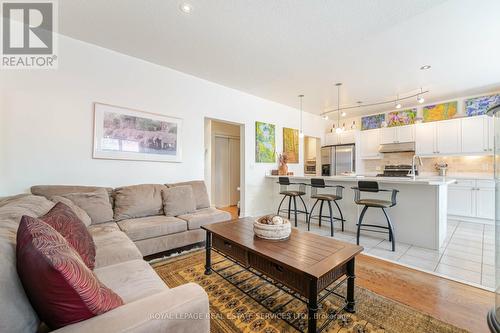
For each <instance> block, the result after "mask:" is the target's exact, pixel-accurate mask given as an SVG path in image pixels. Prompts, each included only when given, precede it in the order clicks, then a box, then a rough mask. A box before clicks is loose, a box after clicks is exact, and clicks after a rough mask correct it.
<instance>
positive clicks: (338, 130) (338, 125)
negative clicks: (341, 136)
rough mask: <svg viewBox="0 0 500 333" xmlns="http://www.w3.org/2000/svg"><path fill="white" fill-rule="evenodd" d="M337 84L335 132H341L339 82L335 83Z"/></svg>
mask: <svg viewBox="0 0 500 333" xmlns="http://www.w3.org/2000/svg"><path fill="white" fill-rule="evenodd" d="M335 85H336V86H337V128H335V132H336V133H341V132H342V127H340V86H341V85H342V83H341V82H338V83H335Z"/></svg>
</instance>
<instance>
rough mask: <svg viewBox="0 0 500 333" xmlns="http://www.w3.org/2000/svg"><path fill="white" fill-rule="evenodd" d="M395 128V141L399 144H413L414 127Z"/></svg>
mask: <svg viewBox="0 0 500 333" xmlns="http://www.w3.org/2000/svg"><path fill="white" fill-rule="evenodd" d="M396 128H397V130H398V131H397V138H396V141H397V142H398V143H399V142H413V141H415V126H414V125H407V126H399V127H396Z"/></svg>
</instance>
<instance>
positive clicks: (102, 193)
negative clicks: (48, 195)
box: [61, 188, 113, 224]
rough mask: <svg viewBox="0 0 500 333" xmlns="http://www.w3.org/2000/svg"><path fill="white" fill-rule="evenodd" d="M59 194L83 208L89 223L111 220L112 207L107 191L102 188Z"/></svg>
mask: <svg viewBox="0 0 500 333" xmlns="http://www.w3.org/2000/svg"><path fill="white" fill-rule="evenodd" d="M61 196H62V197H64V198H67V199H69V200H71V201H73V203H74V204H75V205H77V206H78V207H80V208H81V209H83V210H84V211H85V212H86V213H87V214H88V215H89V216H90V219H91V220H92V223H91V224H98V223H104V222H108V221H112V220H113V207H111V203H110V202H109V195H108V192H107V191H106V190H105V189H104V188H101V189H98V190H96V191H95V192H87V193H68V194H63V195H61Z"/></svg>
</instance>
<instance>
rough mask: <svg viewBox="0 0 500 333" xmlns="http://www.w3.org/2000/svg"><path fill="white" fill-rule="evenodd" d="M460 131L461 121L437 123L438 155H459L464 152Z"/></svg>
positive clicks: (453, 120)
mask: <svg viewBox="0 0 500 333" xmlns="http://www.w3.org/2000/svg"><path fill="white" fill-rule="evenodd" d="M460 129H461V121H460V119H452V120H443V121H438V122H436V149H437V150H436V153H437V154H457V153H461V152H462V147H461V141H462V140H461V133H460ZM481 135H482V133H481Z"/></svg>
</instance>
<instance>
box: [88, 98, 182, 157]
mask: <svg viewBox="0 0 500 333" xmlns="http://www.w3.org/2000/svg"><path fill="white" fill-rule="evenodd" d="M93 158H96V159H112V160H133V161H155V162H175V163H180V162H182V119H180V118H176V117H170V116H165V115H161V114H156V113H150V112H146V111H140V110H134V109H130V108H125V107H120V106H115V105H109V104H104V103H98V102H95V103H94V142H93Z"/></svg>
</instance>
